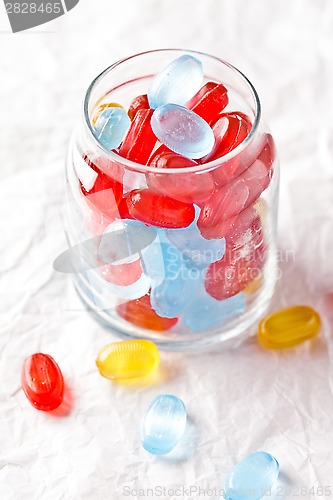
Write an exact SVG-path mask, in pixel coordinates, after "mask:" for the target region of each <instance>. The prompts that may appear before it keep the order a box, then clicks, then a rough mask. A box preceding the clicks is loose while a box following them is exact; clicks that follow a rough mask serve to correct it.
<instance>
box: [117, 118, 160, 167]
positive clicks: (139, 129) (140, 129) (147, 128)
mask: <svg viewBox="0 0 333 500" xmlns="http://www.w3.org/2000/svg"><path fill="white" fill-rule="evenodd" d="M152 114H153V110H152V109H139V110H138V111H137V112H136V114H135V116H134V119H133V121H132V122H131V126H130V129H129V131H128V133H127V135H126V137H125V139H124V141H123V143H122V144H121V146H120V148H119V151H118V153H119V155H120V156H123V157H124V158H127V159H128V160H131V161H135V162H137V163H141V164H142V165H145V164H146V163H147V161H148V159H149V156H150V155H151V153H152V151H153V149H154V146H155V144H156V136H155V134H154V132H153V130H152V128H151V124H150V120H151V117H152Z"/></svg>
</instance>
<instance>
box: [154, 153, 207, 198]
mask: <svg viewBox="0 0 333 500" xmlns="http://www.w3.org/2000/svg"><path fill="white" fill-rule="evenodd" d="M149 165H150V166H151V167H156V168H163V169H168V168H187V167H195V166H196V165H198V163H197V162H196V161H194V160H191V159H189V158H185V157H184V156H181V155H179V154H177V153H173V152H172V151H166V152H162V153H158V152H157V154H156V153H155V154H154V155H153V156H152V157H151V159H150V160H149ZM146 179H147V184H148V186H149V187H150V188H152V189H155V190H156V191H159V192H160V193H163V194H165V195H166V196H170V197H171V198H174V199H176V200H180V201H183V202H185V203H202V202H203V201H205V200H207V199H208V198H209V197H210V195H211V194H212V193H213V191H214V189H215V184H214V181H213V178H212V176H211V175H210V173H207V172H203V173H193V172H190V173H179V174H178V173H172V174H170V173H169V174H168V173H166V174H162V173H157V174H153V173H149V174H146Z"/></svg>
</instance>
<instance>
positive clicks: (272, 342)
mask: <svg viewBox="0 0 333 500" xmlns="http://www.w3.org/2000/svg"><path fill="white" fill-rule="evenodd" d="M320 327H321V321H320V316H319V314H318V313H317V312H316V311H315V310H314V309H312V307H307V306H293V307H288V308H287V309H282V310H280V311H277V312H275V313H273V314H270V315H269V316H266V318H264V319H263V320H262V321H261V323H260V324H259V328H258V338H259V340H260V342H261V343H262V344H263V345H264V346H266V347H270V348H272V349H280V348H283V347H292V346H295V345H298V344H301V343H302V342H304V341H305V340H308V339H311V338H312V337H315V336H316V335H317V333H318V332H319V330H320Z"/></svg>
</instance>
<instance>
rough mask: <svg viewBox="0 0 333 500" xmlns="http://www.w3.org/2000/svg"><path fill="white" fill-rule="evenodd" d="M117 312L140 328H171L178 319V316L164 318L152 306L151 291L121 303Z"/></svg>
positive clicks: (160, 329) (159, 330)
mask: <svg viewBox="0 0 333 500" xmlns="http://www.w3.org/2000/svg"><path fill="white" fill-rule="evenodd" d="M116 310H117V313H118V314H119V316H121V317H122V318H123V319H125V320H126V321H128V322H129V323H132V324H133V325H135V326H138V327H140V328H148V330H154V331H157V332H161V331H165V330H170V328H172V327H173V326H175V324H176V323H177V321H178V318H172V319H169V318H162V317H161V316H159V315H158V314H157V313H156V312H155V311H154V309H153V308H152V306H151V303H150V293H148V294H146V295H144V296H143V297H141V298H139V299H137V300H132V301H129V302H126V303H124V304H119V305H118V306H117V308H116Z"/></svg>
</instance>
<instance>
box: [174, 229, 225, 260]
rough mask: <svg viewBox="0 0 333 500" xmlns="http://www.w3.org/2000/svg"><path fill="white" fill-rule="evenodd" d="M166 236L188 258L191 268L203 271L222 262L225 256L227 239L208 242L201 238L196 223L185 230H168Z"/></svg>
mask: <svg viewBox="0 0 333 500" xmlns="http://www.w3.org/2000/svg"><path fill="white" fill-rule="evenodd" d="M166 235H167V237H168V239H169V240H170V241H171V243H173V244H174V245H175V246H176V247H177V248H178V249H179V250H180V251H181V252H182V255H183V257H184V258H185V257H186V259H185V260H186V262H187V265H188V266H189V267H192V266H195V267H196V268H198V269H203V268H205V267H207V266H208V265H209V264H212V263H213V262H216V261H218V260H221V259H222V257H223V256H224V254H225V246H226V243H225V238H221V239H211V240H206V239H205V238H203V237H202V236H201V233H200V231H199V229H198V226H197V223H196V221H194V222H192V224H191V225H190V226H188V227H186V228H183V229H167V230H166Z"/></svg>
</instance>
